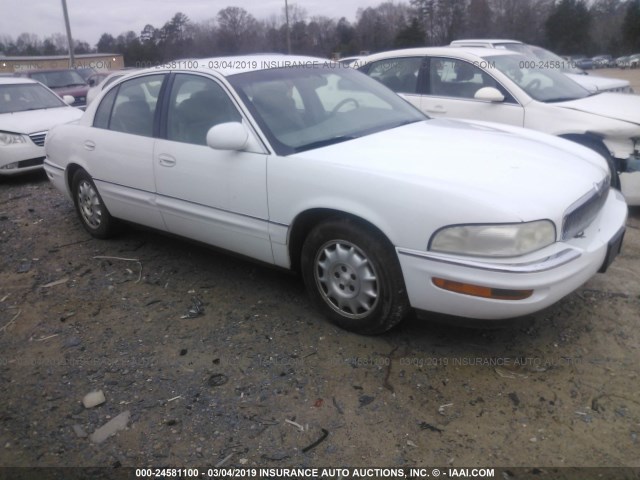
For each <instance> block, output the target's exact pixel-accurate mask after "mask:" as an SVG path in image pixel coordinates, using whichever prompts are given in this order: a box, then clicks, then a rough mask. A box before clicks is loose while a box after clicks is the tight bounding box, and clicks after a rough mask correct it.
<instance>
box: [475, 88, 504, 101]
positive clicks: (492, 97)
mask: <svg viewBox="0 0 640 480" xmlns="http://www.w3.org/2000/svg"><path fill="white" fill-rule="evenodd" d="M473 98H475V99H476V100H484V101H485V102H493V103H500V102H504V95H502V94H501V93H500V90H498V89H497V88H493V87H483V88H481V89H480V90H478V91H477V92H476V94H475V95H474V96H473Z"/></svg>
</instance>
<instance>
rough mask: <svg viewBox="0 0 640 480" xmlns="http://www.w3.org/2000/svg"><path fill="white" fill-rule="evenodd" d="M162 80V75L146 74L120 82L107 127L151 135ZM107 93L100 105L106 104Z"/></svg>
mask: <svg viewBox="0 0 640 480" xmlns="http://www.w3.org/2000/svg"><path fill="white" fill-rule="evenodd" d="M163 80H164V75H147V76H144V77H137V78H133V79H131V80H128V81H126V82H123V83H121V84H120V85H119V86H118V87H117V90H118V93H117V94H116V96H115V101H114V103H113V109H112V113H111V118H110V121H109V126H108V128H109V129H110V130H115V131H116V132H123V133H130V134H133V135H143V136H145V137H151V136H153V118H154V115H155V111H156V105H157V103H158V96H159V95H160V88H161V87H162V81H163ZM109 95H110V94H107V96H105V97H104V99H103V101H102V103H101V104H100V107H102V105H103V104H106V101H107V100H108V97H109ZM97 113H98V112H96V117H97ZM96 126H97V125H96Z"/></svg>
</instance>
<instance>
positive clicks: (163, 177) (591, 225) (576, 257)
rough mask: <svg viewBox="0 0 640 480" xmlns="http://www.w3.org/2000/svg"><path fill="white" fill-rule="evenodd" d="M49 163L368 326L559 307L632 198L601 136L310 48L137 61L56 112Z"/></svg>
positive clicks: (329, 311)
mask: <svg viewBox="0 0 640 480" xmlns="http://www.w3.org/2000/svg"><path fill="white" fill-rule="evenodd" d="M194 62H195V61H194ZM45 170H46V172H47V175H48V176H49V178H50V180H51V182H52V183H53V184H54V185H55V186H56V187H57V188H58V189H59V190H61V191H62V192H64V193H65V194H66V195H67V196H68V197H69V199H70V200H72V201H73V202H74V204H75V207H76V211H77V214H78V217H79V218H80V221H81V223H82V225H83V226H84V228H85V229H86V230H87V231H88V232H89V233H90V234H92V235H94V236H96V237H99V238H104V237H107V236H109V235H110V234H112V233H113V229H114V227H115V224H116V222H117V219H122V220H127V221H130V222H136V223H140V224H143V225H146V226H148V227H152V228H155V229H158V230H163V231H167V232H170V233H173V234H177V235H181V236H184V237H188V238H191V239H195V240H198V241H201V242H205V243H207V244H210V245H214V246H216V247H219V248H223V249H227V250H231V251H233V252H235V253H238V254H241V255H246V256H249V257H252V258H254V259H257V260H260V261H263V262H266V263H269V264H273V265H276V266H279V267H283V268H287V269H293V270H296V271H300V272H301V274H302V277H303V279H304V282H305V284H306V286H307V289H308V291H309V293H310V296H311V298H312V301H313V302H314V304H315V305H316V306H317V307H318V308H319V309H320V310H321V311H322V312H323V313H324V314H325V315H326V316H327V317H328V318H329V319H330V320H331V321H333V322H334V323H336V324H337V325H339V326H341V327H343V328H345V329H348V330H352V331H356V332H360V333H367V334H372V333H381V332H384V331H386V330H388V329H389V328H391V327H393V326H394V325H395V324H397V323H398V322H399V321H400V320H402V318H403V317H404V316H405V315H406V314H407V313H408V311H409V309H410V307H413V308H415V309H419V310H430V311H437V312H445V313H448V314H452V315H461V316H467V317H471V318H489V319H491V318H509V317H513V316H518V315H524V314H528V313H531V312H535V311H537V310H540V309H542V308H544V307H546V306H548V305H550V304H552V303H554V302H556V301H557V300H559V299H560V298H562V297H563V296H565V295H567V294H568V293H570V292H572V291H573V290H575V289H576V288H578V287H579V286H580V285H582V284H583V283H584V282H585V281H587V280H588V279H589V278H590V277H591V276H593V275H594V274H595V273H596V272H598V271H604V270H606V268H607V267H608V266H609V264H610V263H611V262H612V261H613V259H614V257H615V256H616V254H617V253H618V252H619V250H620V246H621V243H622V238H623V234H624V228H625V222H626V216H627V206H626V204H625V202H624V199H623V198H622V195H621V194H620V193H619V192H618V191H616V190H614V189H610V188H609V182H610V179H609V169H608V168H607V164H606V162H605V161H604V159H603V158H602V157H601V156H599V155H597V154H595V153H593V152H592V151H590V150H588V149H586V148H583V147H580V146H578V145H576V144H574V143H572V142H567V141H565V140H562V139H559V138H555V137H551V136H549V135H544V134H541V133H539V132H534V131H531V130H524V129H520V128H515V127H509V126H503V125H493V126H488V125H485V124H474V123H465V122H458V121H451V120H440V119H429V118H428V117H427V116H425V115H424V114H423V113H422V112H420V111H419V110H417V109H415V108H413V107H412V106H411V105H409V104H408V103H407V102H405V101H403V100H402V99H401V98H400V97H398V96H397V95H396V94H394V93H393V92H392V91H390V90H389V89H387V88H385V87H383V86H382V85H380V84H379V83H377V82H375V81H373V80H372V79H370V78H368V77H367V76H365V75H362V74H361V73H359V72H357V71H356V70H353V69H351V68H338V67H337V64H335V63H334V62H331V61H329V60H324V59H317V58H310V57H295V56H287V57H284V56H269V55H266V56H265V55H259V56H248V57H235V58H234V57H227V58H212V59H199V60H197V63H196V64H192V68H189V69H186V68H185V69H180V68H175V67H174V68H170V67H168V68H154V69H151V70H146V71H143V72H139V73H137V74H133V75H131V76H129V77H127V78H124V79H122V80H121V81H119V82H116V83H114V84H112V85H111V86H110V87H108V88H107V89H105V91H104V92H103V93H102V94H101V95H100V96H99V97H98V98H96V99H95V100H94V102H93V103H91V104H90V105H89V107H88V108H87V111H86V113H85V115H84V116H83V117H82V119H80V121H79V122H78V123H76V124H73V125H62V126H60V127H57V128H55V129H54V130H53V131H52V132H51V134H50V138H49V139H48V141H47V160H46V162H45ZM542 185H544V187H542Z"/></svg>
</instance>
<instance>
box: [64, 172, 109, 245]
mask: <svg viewBox="0 0 640 480" xmlns="http://www.w3.org/2000/svg"><path fill="white" fill-rule="evenodd" d="M71 191H72V193H73V203H74V204H75V207H76V212H77V213H78V217H80V221H81V222H82V226H83V227H84V228H85V229H86V230H87V231H88V232H89V233H90V234H91V235H93V236H94V237H96V238H108V237H110V236H112V235H113V234H114V233H115V232H116V221H115V219H114V218H113V217H112V216H111V214H110V213H109V210H107V207H106V206H105V204H104V202H103V201H102V197H100V194H99V193H98V189H97V188H96V186H95V184H94V183H93V180H92V179H91V177H90V176H89V174H88V173H87V172H85V171H84V170H78V171H77V172H76V173H75V174H74V175H73V180H72V182H71Z"/></svg>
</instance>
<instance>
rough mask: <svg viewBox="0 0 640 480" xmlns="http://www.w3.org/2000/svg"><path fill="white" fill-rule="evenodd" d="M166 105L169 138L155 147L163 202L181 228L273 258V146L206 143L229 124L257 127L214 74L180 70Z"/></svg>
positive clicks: (171, 223)
mask: <svg viewBox="0 0 640 480" xmlns="http://www.w3.org/2000/svg"><path fill="white" fill-rule="evenodd" d="M170 83H171V87H170V91H169V92H168V95H167V96H166V97H165V98H166V99H167V102H166V107H165V109H164V110H163V116H166V118H165V119H164V121H163V130H164V131H163V135H162V136H163V138H161V139H158V141H157V142H156V144H155V149H154V153H153V165H154V171H155V179H156V186H157V192H158V206H159V208H160V211H161V212H162V216H163V218H164V220H165V223H166V225H167V229H168V230H169V231H170V232H172V233H175V234H178V235H183V236H186V237H189V238H193V239H196V240H199V241H202V242H205V243H208V244H210V245H215V246H217V247H221V248H224V249H227V250H231V251H234V252H238V253H241V254H243V255H249V256H251V257H254V258H257V259H259V260H262V261H266V262H273V255H272V253H271V244H270V240H269V234H268V205H267V189H266V168H267V151H266V150H265V148H264V146H263V145H262V144H261V143H260V142H259V141H258V140H257V139H256V137H255V136H253V133H252V132H251V133H250V136H251V137H252V139H253V141H250V142H249V147H247V148H246V149H245V150H244V151H230V150H214V149H212V148H210V147H209V146H207V144H206V135H207V132H208V130H209V129H210V128H211V127H212V126H214V125H217V124H220V123H226V122H244V123H245V125H247V127H248V128H249V130H250V127H249V125H248V123H247V122H246V120H245V119H244V118H243V116H242V114H241V113H240V112H239V110H238V108H237V105H236V103H235V102H234V100H233V99H232V98H231V97H230V95H229V92H228V91H227V90H226V88H225V87H223V86H222V85H221V84H220V83H218V82H217V81H215V80H213V79H212V78H210V77H207V76H203V75H199V74H195V73H194V74H192V73H177V74H174V76H173V79H172V81H171V82H170Z"/></svg>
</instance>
